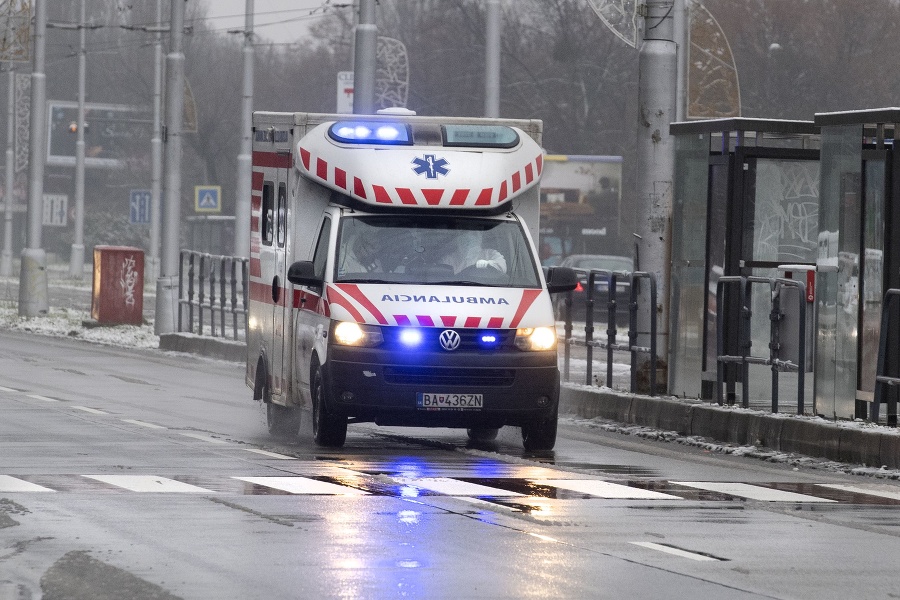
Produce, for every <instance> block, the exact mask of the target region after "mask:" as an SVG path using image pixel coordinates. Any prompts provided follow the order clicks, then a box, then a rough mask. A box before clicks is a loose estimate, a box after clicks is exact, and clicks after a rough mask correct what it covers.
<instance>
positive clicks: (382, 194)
mask: <svg viewBox="0 0 900 600" xmlns="http://www.w3.org/2000/svg"><path fill="white" fill-rule="evenodd" d="M372 189H373V190H375V202H380V203H381V204H393V201H392V200H391V196H390V194H388V193H387V190H386V189H384V188H383V187H381V186H380V185H373V186H372Z"/></svg>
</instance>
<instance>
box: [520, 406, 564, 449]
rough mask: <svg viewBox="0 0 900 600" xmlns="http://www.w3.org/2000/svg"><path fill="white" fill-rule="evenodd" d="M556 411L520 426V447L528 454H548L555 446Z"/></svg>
mask: <svg viewBox="0 0 900 600" xmlns="http://www.w3.org/2000/svg"><path fill="white" fill-rule="evenodd" d="M557 416H558V414H557V411H555V410H554V411H553V414H552V415H550V416H548V417H546V418H543V419H536V420H534V421H531V422H529V423H526V424H525V425H522V446H523V447H524V448H525V450H527V451H528V452H548V451H550V450H553V447H554V446H555V445H556V421H557Z"/></svg>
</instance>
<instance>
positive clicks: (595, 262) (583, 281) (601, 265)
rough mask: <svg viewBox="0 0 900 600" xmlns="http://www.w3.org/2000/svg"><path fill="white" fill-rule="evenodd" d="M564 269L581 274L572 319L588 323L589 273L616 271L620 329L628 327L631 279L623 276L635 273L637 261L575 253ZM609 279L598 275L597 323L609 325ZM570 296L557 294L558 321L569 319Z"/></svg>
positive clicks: (575, 293) (620, 257)
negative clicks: (568, 297) (567, 315)
mask: <svg viewBox="0 0 900 600" xmlns="http://www.w3.org/2000/svg"><path fill="white" fill-rule="evenodd" d="M560 266H563V267H571V268H573V269H575V271H576V272H577V273H578V287H576V288H575V290H574V291H572V292H570V294H571V295H572V320H573V321H584V320H585V316H586V310H587V293H586V290H587V285H588V274H589V273H590V272H591V271H592V270H597V269H600V270H604V271H615V272H616V274H617V276H616V327H617V328H618V329H627V328H628V303H629V300H630V294H631V284H630V282H629V279H628V277H626V276H620V273H622V272H627V273H629V274H630V273H631V272H632V271H634V261H633V260H632V259H631V258H629V257H628V256H614V255H609V254H572V255H570V256H567V257H566V258H564V259H563V260H562V262H561V263H560ZM608 294H609V279H607V278H606V277H604V276H603V275H601V274H599V273H598V274H597V275H595V276H594V322H595V323H606V322H607V317H608V315H609V307H608V302H609V295H608ZM567 295H568V294H557V296H556V299H555V300H554V306H555V310H556V318H557V319H558V320H563V319H564V318H565V301H566V296H567Z"/></svg>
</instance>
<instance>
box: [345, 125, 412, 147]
mask: <svg viewBox="0 0 900 600" xmlns="http://www.w3.org/2000/svg"><path fill="white" fill-rule="evenodd" d="M328 135H329V136H330V137H331V139H333V140H335V141H338V142H341V143H344V144H376V145H388V146H411V145H412V136H411V135H410V133H409V127H408V126H406V125H404V124H402V123H384V122H378V121H338V122H337V123H334V124H333V125H332V126H331V127H329V128H328Z"/></svg>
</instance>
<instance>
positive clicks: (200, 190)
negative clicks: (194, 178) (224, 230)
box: [194, 185, 222, 213]
mask: <svg viewBox="0 0 900 600" xmlns="http://www.w3.org/2000/svg"><path fill="white" fill-rule="evenodd" d="M194 211H195V212H198V213H218V212H222V187H221V186H218V185H195V186H194Z"/></svg>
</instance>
